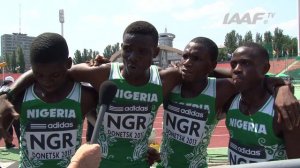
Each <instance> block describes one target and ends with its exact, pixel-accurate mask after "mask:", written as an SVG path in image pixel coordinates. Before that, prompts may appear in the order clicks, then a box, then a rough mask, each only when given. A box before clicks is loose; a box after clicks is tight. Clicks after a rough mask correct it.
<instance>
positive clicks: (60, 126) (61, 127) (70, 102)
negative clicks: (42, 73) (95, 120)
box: [19, 83, 82, 168]
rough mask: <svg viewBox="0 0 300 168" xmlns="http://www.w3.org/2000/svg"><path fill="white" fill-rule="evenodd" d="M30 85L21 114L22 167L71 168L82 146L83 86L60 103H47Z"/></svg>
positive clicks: (76, 86) (75, 89)
mask: <svg viewBox="0 0 300 168" xmlns="http://www.w3.org/2000/svg"><path fill="white" fill-rule="evenodd" d="M33 87H34V85H32V86H30V87H29V88H28V89H27V90H26V92H25V95H24V99H23V103H22V106H21V115H20V130H21V136H20V157H21V159H20V166H19V167H22V168H23V167H45V168H50V167H53V168H54V167H55V168H56V167H67V166H68V164H69V162H70V159H71V157H72V156H73V155H74V153H75V151H76V149H77V148H78V147H79V146H80V145H81V134H82V113H81V105H80V101H81V85H80V84H79V83H75V84H74V86H73V89H72V91H71V92H70V93H69V95H68V96H67V97H66V98H65V99H63V100H61V101H59V102H56V103H45V102H44V101H42V100H41V99H40V98H38V97H37V95H36V94H35V93H34V90H33Z"/></svg>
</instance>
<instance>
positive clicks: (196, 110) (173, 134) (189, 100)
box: [157, 37, 237, 168]
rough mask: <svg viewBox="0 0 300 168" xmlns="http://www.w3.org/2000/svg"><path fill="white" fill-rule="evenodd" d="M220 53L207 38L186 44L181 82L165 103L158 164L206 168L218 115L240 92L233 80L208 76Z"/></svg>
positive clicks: (162, 165)
mask: <svg viewBox="0 0 300 168" xmlns="http://www.w3.org/2000/svg"><path fill="white" fill-rule="evenodd" d="M217 56H218V47H217V45H216V44H215V43H214V42H213V41H212V40H210V39H208V38H205V37H197V38H194V39H193V40H191V41H190V42H189V43H188V45H187V46H186V47H185V49H184V51H183V56H182V57H183V60H182V67H181V68H182V80H183V81H182V84H180V85H177V86H176V87H175V88H174V89H173V90H172V92H171V94H170V95H169V97H168V98H167V100H165V102H164V109H165V112H164V122H163V124H164V125H163V141H162V145H161V163H160V164H159V165H158V166H157V167H182V168H183V167H207V158H206V156H207V147H208V144H209V142H210V138H211V134H212V132H213V130H214V128H215V126H216V124H217V121H218V119H217V114H218V112H220V111H221V112H222V109H223V106H224V105H225V104H226V103H227V102H228V101H229V100H230V97H232V96H233V95H234V94H236V93H237V91H236V89H235V87H234V85H233V83H232V80H231V79H215V78H209V77H208V74H210V73H211V72H212V71H213V70H214V68H215V66H216V64H217ZM219 117H222V116H219Z"/></svg>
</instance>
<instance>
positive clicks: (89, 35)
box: [0, 0, 300, 56]
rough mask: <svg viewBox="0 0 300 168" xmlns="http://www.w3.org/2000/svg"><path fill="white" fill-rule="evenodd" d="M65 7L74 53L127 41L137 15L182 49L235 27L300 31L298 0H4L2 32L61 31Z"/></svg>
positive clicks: (218, 41) (243, 30)
mask: <svg viewBox="0 0 300 168" xmlns="http://www.w3.org/2000/svg"><path fill="white" fill-rule="evenodd" d="M299 1H300V0H299ZM19 6H21V8H20V9H21V10H19ZM60 9H64V16H65V23H64V24H63V27H64V37H65V38H66V40H67V43H68V45H69V50H70V56H73V55H74V52H75V50H81V51H83V49H84V48H86V49H92V50H96V51H99V52H100V53H101V54H102V53H103V50H104V48H105V47H106V46H107V45H113V44H115V43H117V42H119V43H121V42H122V34H123V31H124V30H125V28H126V27H127V26H128V25H129V24H130V23H132V22H134V21H137V20H145V21H148V22H150V23H152V24H153V25H154V26H155V27H156V28H157V30H158V32H159V33H164V32H165V29H167V32H168V33H173V34H175V35H176V38H175V39H174V41H173V47H175V48H178V49H180V50H183V49H184V47H185V46H186V44H187V43H188V42H189V41H190V40H191V39H193V38H194V37H198V36H205V37H208V38H210V39H212V40H213V41H215V42H216V44H217V45H218V46H222V45H224V39H225V35H226V33H228V32H230V31H231V30H233V29H234V30H236V32H238V33H239V34H241V35H242V36H244V35H245V33H246V32H247V31H251V32H252V34H253V38H255V34H256V33H257V32H258V33H264V32H265V31H271V32H272V33H273V32H274V29H275V28H276V27H279V28H280V29H282V30H283V33H284V34H287V35H289V36H291V37H297V34H298V29H297V24H298V21H297V0H263V1H262V0H251V1H244V0H107V1H104V0H9V1H8V0H1V6H0V20H1V26H0V34H1V35H3V34H11V33H18V32H20V31H19V30H21V33H25V34H27V35H28V36H38V35H39V34H41V33H44V32H56V33H59V34H60V33H61V23H60V22H59V10H60ZM20 11H21V12H20ZM19 13H20V14H19ZM19 16H21V22H20V21H19ZM226 18H227V19H226ZM241 18H244V19H243V20H241ZM255 18H258V19H255ZM249 19H250V20H249ZM240 21H241V23H240V24H238V22H240ZM248 21H251V23H253V24H250V23H249V22H248ZM254 22H255V23H254ZM20 23H21V24H20ZM20 25H21V26H20ZM20 28H21V29H20Z"/></svg>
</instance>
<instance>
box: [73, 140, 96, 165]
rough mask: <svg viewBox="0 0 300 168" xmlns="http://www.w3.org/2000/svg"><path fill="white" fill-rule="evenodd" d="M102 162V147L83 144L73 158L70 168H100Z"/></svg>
mask: <svg viewBox="0 0 300 168" xmlns="http://www.w3.org/2000/svg"><path fill="white" fill-rule="evenodd" d="M100 161H101V150H100V145H99V144H83V145H82V146H81V147H80V148H79V149H78V150H77V151H76V153H75V154H74V156H73V157H72V159H71V163H70V165H69V166H68V168H98V167H99V165H100Z"/></svg>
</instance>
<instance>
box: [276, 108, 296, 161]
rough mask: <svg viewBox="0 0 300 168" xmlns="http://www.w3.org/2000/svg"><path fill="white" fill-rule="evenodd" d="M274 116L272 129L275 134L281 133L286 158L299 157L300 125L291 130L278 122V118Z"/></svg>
mask: <svg viewBox="0 0 300 168" xmlns="http://www.w3.org/2000/svg"><path fill="white" fill-rule="evenodd" d="M276 118H277V117H274V130H275V132H276V133H277V135H279V136H280V135H281V136H282V138H283V140H284V144H285V149H286V154H287V157H288V159H295V158H300V145H299V142H300V127H299V126H298V127H296V128H294V129H293V130H289V129H287V128H286V127H285V125H284V124H283V123H280V122H278V118H280V114H278V118H277V119H276Z"/></svg>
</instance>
